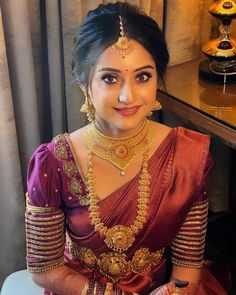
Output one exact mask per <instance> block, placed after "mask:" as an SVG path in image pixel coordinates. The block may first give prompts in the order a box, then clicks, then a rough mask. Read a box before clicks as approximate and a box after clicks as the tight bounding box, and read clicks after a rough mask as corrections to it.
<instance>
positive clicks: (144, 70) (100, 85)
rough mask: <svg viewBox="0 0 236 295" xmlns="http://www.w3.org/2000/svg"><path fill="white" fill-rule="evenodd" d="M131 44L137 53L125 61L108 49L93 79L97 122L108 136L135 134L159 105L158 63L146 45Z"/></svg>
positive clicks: (96, 68)
mask: <svg viewBox="0 0 236 295" xmlns="http://www.w3.org/2000/svg"><path fill="white" fill-rule="evenodd" d="M131 42H132V48H133V50H132V52H131V53H129V54H127V55H125V57H124V58H122V56H121V55H119V54H118V53H116V52H114V51H113V49H112V48H111V47H109V48H108V49H106V50H105V51H104V52H103V53H102V54H101V55H100V57H99V59H98V61H97V63H96V65H95V66H94V68H93V70H92V72H91V75H90V85H89V94H90V97H91V100H92V103H93V105H94V107H95V109H96V112H95V122H96V125H97V127H98V128H99V129H100V130H101V131H102V132H103V133H105V134H106V135H108V136H116V137H123V136H129V135H132V134H134V133H135V132H136V131H137V130H139V128H140V127H141V126H142V124H143V120H144V119H145V117H146V116H147V115H148V114H149V113H150V111H151V110H152V109H153V108H154V105H155V100H156V91H157V71H156V66H155V62H154V60H153V58H152V57H151V55H150V54H149V52H148V51H147V50H146V49H145V48H144V47H143V46H142V45H140V44H139V43H138V42H136V41H134V40H132V41H131Z"/></svg>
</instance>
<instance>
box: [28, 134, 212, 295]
mask: <svg viewBox="0 0 236 295" xmlns="http://www.w3.org/2000/svg"><path fill="white" fill-rule="evenodd" d="M186 147H187V150H188V152H187V151H185V153H184V159H183V157H182V155H183V150H185V149H186ZM193 148H194V151H195V153H194V157H193V155H192V152H191V151H192V150H193ZM208 148H209V139H208V137H207V136H205V135H200V134H198V133H196V132H192V131H188V130H186V129H183V128H176V129H174V130H172V131H171V132H170V133H169V135H168V136H167V137H166V139H165V140H164V141H163V142H162V144H161V145H160V146H159V147H158V149H157V150H156V152H155V153H154V154H153V155H152V157H151V158H150V159H149V161H148V170H149V174H150V175H151V182H150V197H149V206H148V215H147V217H146V222H145V223H144V226H143V228H141V229H140V230H139V231H138V233H137V236H136V237H135V241H134V242H133V243H132V246H131V247H130V249H128V251H126V253H125V254H126V255H127V256H126V257H124V256H122V255H121V254H118V252H116V253H115V252H112V250H111V249H110V248H108V247H107V246H106V244H105V243H104V238H103V237H101V235H100V234H99V233H98V232H97V231H95V230H94V226H93V225H91V221H90V217H89V214H88V208H87V205H85V203H82V202H81V201H82V200H83V199H86V198H88V190H87V185H86V182H85V181H84V179H83V176H82V175H81V174H80V166H79V164H77V161H76V158H75V157H74V152H73V149H72V147H71V144H70V139H69V136H67V135H65V136H63V135H62V136H58V137H56V138H55V140H54V141H53V142H51V143H49V144H43V145H41V146H40V147H39V148H38V149H37V150H36V152H35V153H34V155H33V157H32V159H31V161H30V165H29V174H28V202H27V212H26V228H27V230H26V233H27V249H28V251H27V261H28V266H29V269H30V271H32V272H40V271H44V270H46V269H51V268H53V267H55V266H57V265H61V263H62V253H63V246H62V243H61V242H63V241H64V238H63V230H64V225H63V222H62V218H63V213H62V211H63V212H64V214H65V224H66V229H67V232H68V237H69V239H70V240H71V242H72V246H73V245H76V246H77V247H78V248H77V249H76V248H74V250H72V251H71V249H70V251H69V253H67V254H66V261H65V263H66V265H68V266H69V267H71V268H73V269H75V270H76V271H79V272H82V273H84V274H86V275H88V276H90V277H91V275H92V277H93V278H96V279H99V280H101V281H103V280H105V279H108V278H109V279H110V278H112V280H113V281H114V282H118V283H117V284H118V286H119V287H120V288H121V289H122V290H124V291H126V292H136V293H139V294H146V293H148V292H149V291H150V286H152V287H151V288H154V287H157V286H159V285H160V284H163V283H164V282H166V281H167V280H168V272H167V264H166V259H167V257H166V254H165V253H164V249H165V248H166V247H168V246H169V247H170V246H171V249H172V258H173V260H172V261H173V263H174V264H177V265H182V266H187V267H201V265H202V259H203V253H204V237H205V227H206V221H207V219H206V214H207V207H208V206H207V199H206V197H207V195H206V191H205V189H206V186H207V181H206V180H207V174H208V171H209V167H210V164H209V162H208V158H207V155H208ZM49 167H50V169H49ZM138 186H139V174H137V175H136V176H135V177H134V179H133V180H131V181H129V182H128V183H126V184H124V185H123V186H121V187H120V188H119V189H118V190H116V191H115V192H114V193H111V194H110V195H109V196H107V197H106V198H105V199H103V200H102V201H100V202H99V207H100V209H99V211H100V215H101V218H102V220H103V222H104V223H105V225H106V226H107V227H108V228H111V227H112V226H114V225H117V224H121V225H123V226H128V228H129V226H130V224H132V221H133V220H134V219H135V216H136V211H137V210H136V208H137V204H136V202H137V201H136V199H137V190H138ZM188 212H190V213H189V214H188ZM199 212H202V213H199ZM166 215H168V216H169V218H168V219H166ZM184 220H185V222H184ZM59 223H60V225H59ZM180 228H181V230H180ZM186 232H187V233H186ZM177 233H178V234H179V235H177ZM175 237H176V238H175ZM49 238H50V240H49ZM185 238H186V239H187V241H185ZM189 239H191V241H192V245H193V246H188V243H189ZM173 241H174V242H173ZM172 242H173V243H172ZM186 243H187V244H186ZM186 245H187V246H186ZM182 247H184V248H185V250H184V251H183V250H182ZM72 248H73V247H72ZM113 250H114V249H113ZM76 251H77V252H78V255H77V257H76V255H75V256H74V258H73V256H71V255H73V253H75V252H76ZM108 256H109V257H111V258H110V259H120V260H121V261H120V264H119V265H121V264H122V265H123V267H122V268H123V269H124V270H125V272H124V273H123V271H121V272H115V274H114V273H112V271H111V272H107V271H106V270H107V263H108V260H109V261H110V259H109V257H108ZM89 257H91V259H90V258H89ZM95 257H97V258H95ZM99 257H100V258H99ZM140 258H142V260H141V261H143V262H142V263H140V262H139V261H140ZM44 259H45V260H44ZM78 259H79V260H78ZM83 259H84V260H83ZM107 259H108V260H107ZM127 259H129V260H130V263H129V265H131V269H130V268H129V267H128V266H127ZM91 261H93V262H92V263H91ZM96 261H97V262H96ZM83 265H84V266H85V267H83ZM150 265H152V266H153V267H151V268H150ZM114 267H115V266H114ZM86 269H90V270H91V272H92V273H91V274H90V272H88V271H86ZM127 275H128V276H127Z"/></svg>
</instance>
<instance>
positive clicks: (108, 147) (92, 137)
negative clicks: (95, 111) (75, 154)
mask: <svg viewBox="0 0 236 295" xmlns="http://www.w3.org/2000/svg"><path fill="white" fill-rule="evenodd" d="M152 139H153V128H152V126H150V123H149V121H148V120H145V121H144V123H143V126H142V127H141V129H140V130H139V131H138V132H137V133H136V134H134V135H133V136H131V137H123V138H113V137H109V136H105V135H104V134H102V133H101V132H99V131H98V130H97V128H96V126H95V124H94V123H91V124H90V125H89V127H88V129H87V130H86V132H85V134H84V140H85V143H86V145H87V147H88V149H89V150H90V151H91V152H92V153H93V154H95V155H96V156H98V157H100V158H102V159H104V160H107V161H109V162H110V163H111V164H112V165H114V166H115V167H117V168H118V169H120V171H121V172H120V174H121V176H122V175H124V174H125V172H124V170H125V169H126V168H127V167H128V166H129V164H130V163H131V162H132V161H133V160H134V159H135V158H137V157H138V156H140V155H142V154H143V153H144V152H145V151H147V150H148V148H149V147H150V145H151V143H152Z"/></svg>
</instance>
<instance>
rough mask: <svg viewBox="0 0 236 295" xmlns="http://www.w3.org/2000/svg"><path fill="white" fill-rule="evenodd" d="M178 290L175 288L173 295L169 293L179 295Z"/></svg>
mask: <svg viewBox="0 0 236 295" xmlns="http://www.w3.org/2000/svg"><path fill="white" fill-rule="evenodd" d="M179 294H180V293H179V288H178V287H175V291H174V293H171V295H179Z"/></svg>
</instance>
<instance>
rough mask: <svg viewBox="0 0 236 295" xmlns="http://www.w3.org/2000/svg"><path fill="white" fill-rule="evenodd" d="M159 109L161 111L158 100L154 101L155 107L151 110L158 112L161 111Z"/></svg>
mask: <svg viewBox="0 0 236 295" xmlns="http://www.w3.org/2000/svg"><path fill="white" fill-rule="evenodd" d="M161 109H162V107H161V104H160V102H159V101H158V100H156V101H155V106H154V108H153V111H159V110H161Z"/></svg>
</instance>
